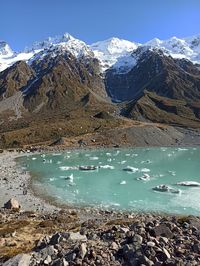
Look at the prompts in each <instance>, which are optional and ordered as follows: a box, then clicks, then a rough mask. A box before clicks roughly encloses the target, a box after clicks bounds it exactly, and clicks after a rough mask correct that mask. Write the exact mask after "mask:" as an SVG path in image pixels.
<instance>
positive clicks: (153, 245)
mask: <svg viewBox="0 0 200 266" xmlns="http://www.w3.org/2000/svg"><path fill="white" fill-rule="evenodd" d="M155 245H156V244H155V243H154V242H152V241H149V242H147V246H148V247H151V248H152V247H155Z"/></svg>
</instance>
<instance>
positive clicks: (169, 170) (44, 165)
mask: <svg viewBox="0 0 200 266" xmlns="http://www.w3.org/2000/svg"><path fill="white" fill-rule="evenodd" d="M19 162H20V164H21V165H22V167H23V168H24V169H26V170H27V171H30V173H31V174H32V176H33V186H34V189H35V190H37V191H38V192H39V193H41V194H42V195H43V196H44V195H45V196H51V197H53V198H54V199H55V200H56V201H57V202H58V203H66V204H67V205H71V204H72V205H75V206H79V207H80V206H95V207H99V208H112V209H120V210H129V211H130V210H131V211H145V212H150V211H153V212H164V213H177V214H193V215H200V187H190V186H180V185H177V183H178V182H184V181H193V182H200V148H130V149H98V150H72V151H65V152H62V153H51V154H50V153H49V154H37V155H29V156H25V157H21V158H20V159H19ZM92 165H93V166H95V168H96V169H95V170H88V171H86V170H80V168H79V167H80V166H92ZM124 169H126V170H129V171H125V170H124ZM141 177H142V179H145V178H146V179H147V180H141ZM138 179H139V180H138ZM161 184H165V185H168V186H170V188H171V189H172V190H171V191H175V192H176V191H177V190H178V192H179V193H171V191H166V192H158V191H154V190H153V189H152V188H154V187H156V186H158V185H161Z"/></svg>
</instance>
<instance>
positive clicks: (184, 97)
mask: <svg viewBox="0 0 200 266" xmlns="http://www.w3.org/2000/svg"><path fill="white" fill-rule="evenodd" d="M199 128H200V36H193V37H189V38H183V39H178V38H176V37H172V38H170V39H169V40H165V41H162V40H159V39H154V40H151V41H149V42H147V43H145V44H139V43H135V42H130V41H126V40H120V39H118V38H111V39H109V40H106V41H101V42H97V43H95V44H92V45H87V44H85V43H84V42H83V41H81V40H78V39H76V38H74V37H72V36H71V35H69V34H64V35H63V36H58V37H54V38H48V39H46V40H44V41H42V42H37V43H34V44H33V45H32V47H30V48H25V49H24V51H22V52H14V51H13V50H12V49H11V48H10V46H9V45H8V44H7V43H6V42H4V41H1V42H0V147H1V148H11V147H25V146H28V145H36V146H37V145H54V144H63V145H65V146H79V145H80V140H82V142H83V143H85V144H87V145H89V146H93V145H95V146H98V145H99V146H103V145H104V146H113V145H131V146H145V145H150V146H156V145H157V146H159V145H165V146H168V145H193V144H195V145H197V144H198V143H200V140H199ZM190 136H191V137H190Z"/></svg>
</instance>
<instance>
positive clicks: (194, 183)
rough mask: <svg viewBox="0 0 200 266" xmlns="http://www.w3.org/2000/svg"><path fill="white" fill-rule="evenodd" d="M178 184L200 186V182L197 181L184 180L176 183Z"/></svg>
mask: <svg viewBox="0 0 200 266" xmlns="http://www.w3.org/2000/svg"><path fill="white" fill-rule="evenodd" d="M176 185H178V186H186V187H200V183H198V182H195V181H183V182H178V183H176Z"/></svg>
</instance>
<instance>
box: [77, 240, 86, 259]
mask: <svg viewBox="0 0 200 266" xmlns="http://www.w3.org/2000/svg"><path fill="white" fill-rule="evenodd" d="M86 254H87V246H86V244H85V243H82V244H81V245H80V250H79V255H80V257H81V258H82V259H83V258H84V257H85V255H86Z"/></svg>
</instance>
